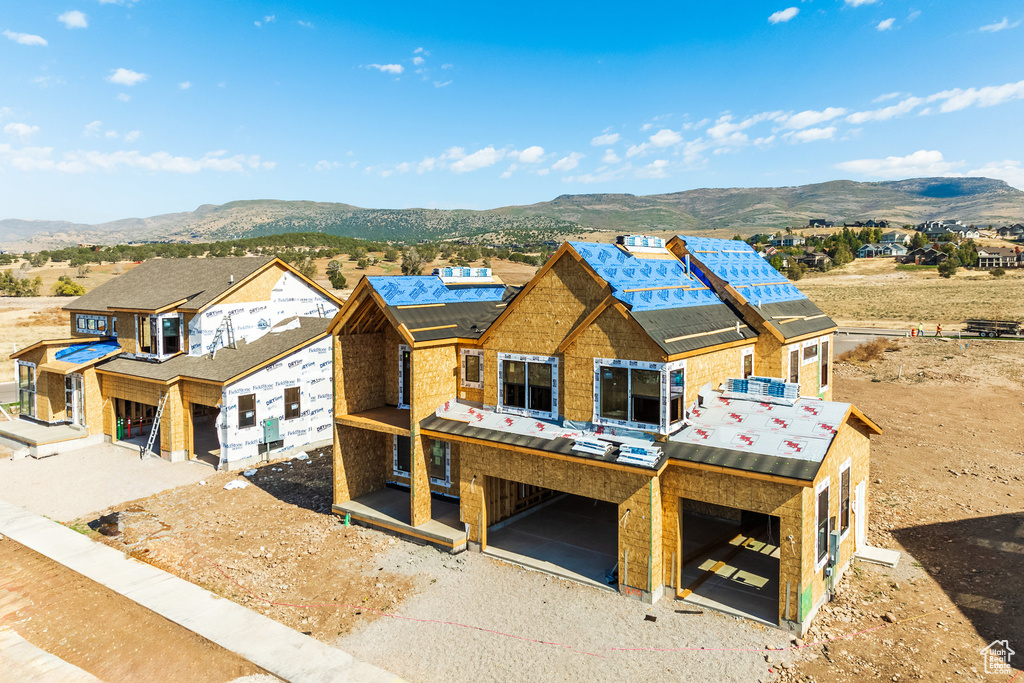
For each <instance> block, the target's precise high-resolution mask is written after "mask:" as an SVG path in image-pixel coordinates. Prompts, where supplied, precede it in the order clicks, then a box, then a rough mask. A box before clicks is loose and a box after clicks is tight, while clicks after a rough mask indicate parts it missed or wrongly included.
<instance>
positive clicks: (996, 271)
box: [988, 268, 1006, 277]
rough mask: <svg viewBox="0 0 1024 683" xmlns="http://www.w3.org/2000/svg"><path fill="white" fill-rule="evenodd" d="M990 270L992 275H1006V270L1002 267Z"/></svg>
mask: <svg viewBox="0 0 1024 683" xmlns="http://www.w3.org/2000/svg"><path fill="white" fill-rule="evenodd" d="M988 272H989V273H990V274H991V275H992V277H1002V276H1004V275H1006V271H1005V270H1003V269H1002V268H993V269H992V270H990V271H988Z"/></svg>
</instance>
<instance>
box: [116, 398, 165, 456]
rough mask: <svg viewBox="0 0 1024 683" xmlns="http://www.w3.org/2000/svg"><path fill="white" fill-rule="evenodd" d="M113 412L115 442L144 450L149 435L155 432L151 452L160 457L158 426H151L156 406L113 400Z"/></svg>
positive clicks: (120, 399) (119, 399) (125, 400)
mask: <svg viewBox="0 0 1024 683" xmlns="http://www.w3.org/2000/svg"><path fill="white" fill-rule="evenodd" d="M114 411H115V412H116V413H117V426H116V429H117V434H116V436H117V441H118V442H120V443H121V444H123V445H131V446H134V447H137V448H144V447H145V446H146V443H147V442H148V441H149V433H150V432H151V431H153V429H156V430H157V434H156V439H155V440H154V441H153V452H154V453H156V454H157V455H160V425H155V426H154V424H153V422H154V418H155V417H156V406H151V405H149V404H146V403H139V402H138V401H129V400H127V399H123V398H117V399H114Z"/></svg>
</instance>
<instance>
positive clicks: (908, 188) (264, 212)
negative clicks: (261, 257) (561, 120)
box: [0, 178, 1024, 250]
mask: <svg viewBox="0 0 1024 683" xmlns="http://www.w3.org/2000/svg"><path fill="white" fill-rule="evenodd" d="M809 218H830V219H834V220H838V221H844V220H845V221H854V220H858V219H860V220H864V219H868V218H877V219H886V220H889V221H892V222H894V223H895V224H897V225H903V224H906V223H911V224H913V223H919V222H921V221H923V220H928V219H936V218H960V219H962V220H964V221H965V222H966V223H973V224H976V225H982V226H987V225H989V224H992V225H1001V224H1005V223H1012V222H1018V221H1022V220H1024V192H1022V191H1020V190H1017V189H1015V188H1013V187H1011V186H1009V185H1007V184H1006V183H1005V182H1003V181H1001V180H993V179H990V178H915V179H910V180H899V181H888V182H877V183H858V182H853V181H850V180H836V181H831V182H827V183H818V184H814V185H802V186H797V187H763V188H705V189H697V190H687V191H685V192H674V193H670V194H660V195H646V196H637V195H630V194H582V195H562V196H559V197H557V198H555V199H554V200H552V201H549V202H541V203H538V204H530V205H526V206H508V207H502V208H497V209H490V210H486V211H468V210H461V209H460V210H443V209H366V208H360V207H357V206H352V205H349V204H338V203H329V202H311V201H279V200H247V201H236V202H230V203H228V204H222V205H219V206H218V205H211V204H204V205H203V206H200V207H199V208H198V209H196V210H195V211H187V212H182V213H173V214H163V215H159V216H152V217H149V218H126V219H123V220H118V221H112V222H109V223H101V224H97V225H83V224H76V223H69V222H64V221H24V220H17V219H7V220H0V246H3V247H5V248H8V249H20V250H37V249H44V248H53V247H57V246H65V245H68V244H75V243H79V242H87V243H99V244H114V243H119V242H129V241H211V240H219V239H233V238H240V237H258V236H262V235H268V234H276V233H282V232H307V231H309V232H325V233H329V234H333V235H339V236H347V237H363V238H366V239H373V240H392V241H418V240H443V239H456V238H469V239H474V240H478V241H485V242H497V243H505V244H513V243H518V242H529V241H536V240H542V239H558V238H563V237H566V236H569V235H573V234H579V233H582V232H592V231H615V232H655V233H667V232H676V231H688V232H693V231H703V230H718V231H729V232H738V233H743V234H751V233H754V232H758V231H774V230H777V229H780V228H784V227H787V226H790V227H798V226H801V225H806V224H807V220H808V219H809Z"/></svg>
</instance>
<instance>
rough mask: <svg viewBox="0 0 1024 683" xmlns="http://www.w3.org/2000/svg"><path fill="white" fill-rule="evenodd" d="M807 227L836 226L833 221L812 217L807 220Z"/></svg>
mask: <svg viewBox="0 0 1024 683" xmlns="http://www.w3.org/2000/svg"><path fill="white" fill-rule="evenodd" d="M807 227H808V228H834V227H836V222H835V221H827V220H825V219H824V218H812V219H811V220H809V221H807Z"/></svg>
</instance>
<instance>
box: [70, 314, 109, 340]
mask: <svg viewBox="0 0 1024 683" xmlns="http://www.w3.org/2000/svg"><path fill="white" fill-rule="evenodd" d="M90 322H91V323H95V325H96V326H95V329H91V330H90V329H89V323H90ZM83 323H84V324H83ZM101 325H102V326H101ZM109 327H112V326H111V325H109V323H108V321H107V316H105V315H93V314H92V313H76V314H75V332H77V333H79V334H93V335H97V334H98V335H101V336H109V335H110V330H109Z"/></svg>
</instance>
